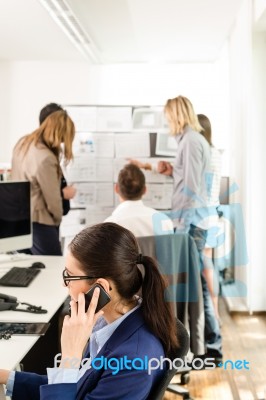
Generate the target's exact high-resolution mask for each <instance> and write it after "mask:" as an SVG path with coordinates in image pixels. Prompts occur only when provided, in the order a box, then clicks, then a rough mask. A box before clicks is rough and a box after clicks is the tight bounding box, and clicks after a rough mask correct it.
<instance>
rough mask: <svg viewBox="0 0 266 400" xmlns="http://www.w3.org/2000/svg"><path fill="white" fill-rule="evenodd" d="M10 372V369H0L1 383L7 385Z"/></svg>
mask: <svg viewBox="0 0 266 400" xmlns="http://www.w3.org/2000/svg"><path fill="white" fill-rule="evenodd" d="M9 374H10V371H7V370H6V369H0V385H2V384H4V385H5V384H6V383H7V380H8V376H9Z"/></svg>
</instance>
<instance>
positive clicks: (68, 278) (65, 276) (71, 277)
mask: <svg viewBox="0 0 266 400" xmlns="http://www.w3.org/2000/svg"><path fill="white" fill-rule="evenodd" d="M84 279H97V277H96V276H87V275H81V276H77V275H75V276H74V275H68V273H67V270H66V269H64V271H63V281H64V284H65V286H68V285H69V282H70V281H81V280H84Z"/></svg>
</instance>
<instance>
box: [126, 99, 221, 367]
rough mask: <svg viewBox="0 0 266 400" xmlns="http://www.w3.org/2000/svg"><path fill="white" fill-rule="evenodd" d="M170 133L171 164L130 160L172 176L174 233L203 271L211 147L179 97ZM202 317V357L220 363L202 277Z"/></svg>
mask: <svg viewBox="0 0 266 400" xmlns="http://www.w3.org/2000/svg"><path fill="white" fill-rule="evenodd" d="M164 112H165V116H166V118H167V121H168V124H169V127H170V133H171V135H173V136H174V137H175V139H176V141H177V152H176V157H175V160H174V162H173V164H171V163H169V162H167V161H159V163H158V164H157V165H156V166H153V165H152V164H149V163H145V164H144V163H141V162H139V161H137V160H131V163H133V164H135V165H137V166H138V167H140V168H144V169H146V170H154V171H156V172H158V173H160V174H163V175H168V176H172V177H173V181H174V188H173V195H172V219H173V222H174V226H175V228H176V231H183V232H188V233H189V234H190V235H191V236H192V237H193V239H194V240H195V243H196V246H197V248H198V251H199V255H200V258H201V270H202V268H203V250H204V248H205V243H206V238H207V230H208V203H207V200H208V199H207V179H208V175H209V169H210V146H209V144H208V142H207V140H206V139H205V138H204V137H203V136H202V135H201V134H200V132H201V131H202V127H201V125H200V123H199V121H198V117H197V115H196V114H195V111H194V108H193V105H192V104H191V102H190V100H189V99H188V98H186V97H184V96H178V97H175V98H174V99H169V100H167V102H166V104H165V107H164ZM201 277H202V290H203V300H204V314H205V346H206V353H205V354H204V355H202V357H203V358H206V357H207V358H208V357H212V358H215V361H216V362H217V364H219V363H220V362H221V361H222V355H223V353H222V337H221V333H220V328H219V325H218V321H217V319H216V316H215V312H214V308H213V304H212V301H211V298H210V293H209V290H208V287H207V283H206V280H205V277H204V276H203V275H202V276H201Z"/></svg>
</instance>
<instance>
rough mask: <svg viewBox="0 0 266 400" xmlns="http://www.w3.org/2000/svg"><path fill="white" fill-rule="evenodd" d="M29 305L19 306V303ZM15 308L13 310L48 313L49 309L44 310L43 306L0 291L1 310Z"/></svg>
mask: <svg viewBox="0 0 266 400" xmlns="http://www.w3.org/2000/svg"><path fill="white" fill-rule="evenodd" d="M20 304H21V305H24V306H27V307H26V308H17V307H18V306H19V305H20ZM6 310H13V311H23V312H29V313H34V314H46V313H47V310H44V309H43V308H42V307H41V306H40V307H38V306H34V305H32V304H29V303H21V302H20V301H18V300H17V298H16V297H14V296H9V295H7V294H3V293H0V311H6Z"/></svg>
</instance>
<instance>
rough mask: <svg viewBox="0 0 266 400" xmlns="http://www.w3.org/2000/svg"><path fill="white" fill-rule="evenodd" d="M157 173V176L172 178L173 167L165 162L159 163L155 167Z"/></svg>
mask: <svg viewBox="0 0 266 400" xmlns="http://www.w3.org/2000/svg"><path fill="white" fill-rule="evenodd" d="M157 171H158V172H159V174H163V175H167V176H172V175H173V167H172V165H171V164H170V163H169V162H167V161H159V162H158V165H157Z"/></svg>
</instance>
